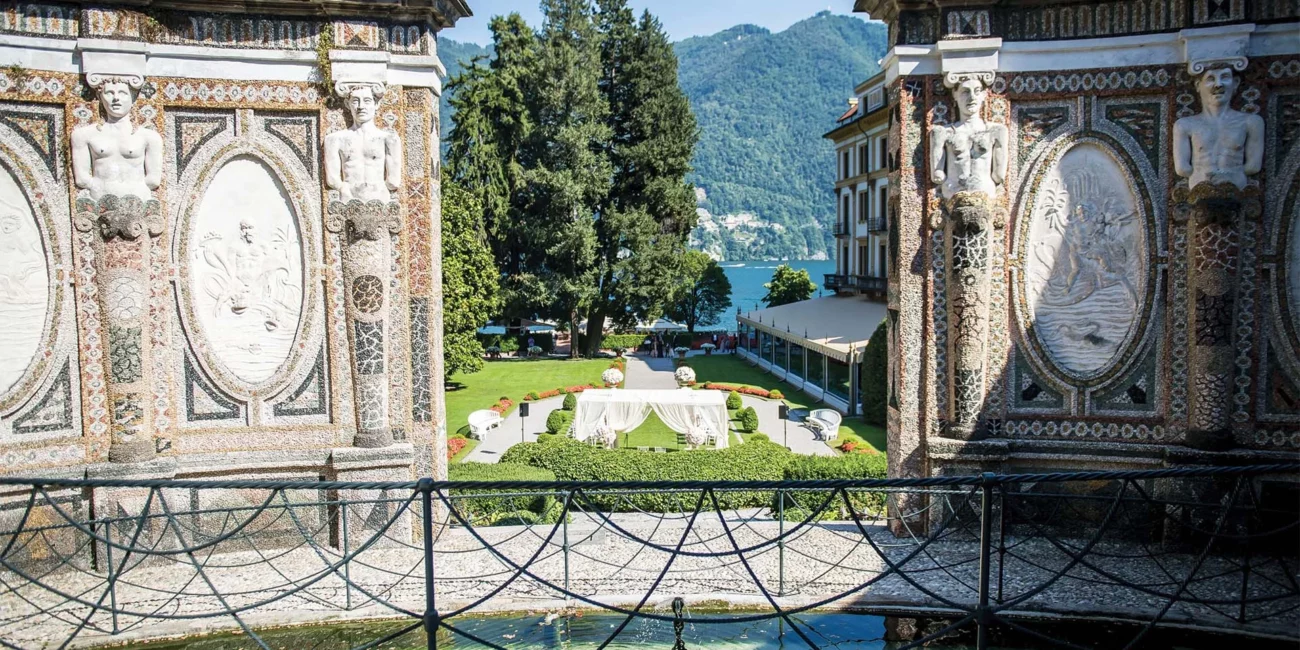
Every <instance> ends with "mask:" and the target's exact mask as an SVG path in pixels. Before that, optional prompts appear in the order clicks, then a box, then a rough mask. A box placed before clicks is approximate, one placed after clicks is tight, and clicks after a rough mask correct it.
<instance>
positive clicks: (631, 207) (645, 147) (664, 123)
mask: <svg viewBox="0 0 1300 650" xmlns="http://www.w3.org/2000/svg"><path fill="white" fill-rule="evenodd" d="M598 24H599V28H600V32H601V35H602V39H601V48H600V54H601V79H600V89H601V92H602V94H603V95H604V97H605V100H606V102H607V103H608V105H609V116H608V119H607V122H608V125H609V130H610V133H611V138H610V140H609V141H608V143H607V146H606V149H607V152H608V155H609V159H610V162H611V164H612V165H613V178H612V179H611V187H610V191H609V194H608V195H607V196H606V197H605V200H604V201H603V202H602V205H601V210H600V212H599V215H598V216H599V218H598V219H597V222H596V242H597V256H596V262H595V264H596V268H595V281H596V282H597V287H596V293H595V296H594V299H593V300H592V303H591V309H590V312H589V316H590V318H589V320H588V321H587V322H588V326H587V327H588V331H587V337H586V340H587V342H588V350H587V352H589V353H592V352H595V348H596V347H597V346H598V345H599V341H600V336H599V335H598V334H599V332H598V331H597V330H598V328H599V327H600V326H601V324H603V323H604V322H605V318H606V317H612V318H613V319H614V320H615V322H618V323H621V324H624V325H628V324H631V322H632V321H635V320H638V319H641V318H645V317H647V316H649V315H651V314H654V313H657V312H661V311H662V310H663V309H664V308H665V307H666V306H667V303H668V301H669V300H670V299H671V298H672V290H673V287H674V285H675V284H676V281H677V278H678V276H679V274H680V272H681V270H682V269H681V260H682V257H683V255H684V253H685V250H686V249H685V244H686V239H687V236H688V235H689V233H690V231H691V229H692V228H694V227H695V199H694V192H693V190H692V188H691V186H690V185H689V184H687V183H686V181H685V177H686V174H687V173H688V172H690V161H691V156H692V155H693V154H694V149H695V142H696V139H697V130H696V127H695V118H694V116H693V115H692V114H691V108H690V102H689V101H688V100H687V98H686V95H685V94H684V93H683V92H682V90H681V88H680V86H678V84H677V58H676V55H675V54H674V53H673V49H672V45H671V44H670V43H669V42H668V36H667V34H665V33H664V31H663V27H662V26H661V25H660V24H659V21H658V20H657V19H655V18H654V16H652V15H650V13H649V12H645V13H644V14H643V15H642V17H641V19H640V21H639V22H638V21H636V20H635V19H634V17H633V14H632V11H631V10H630V9H629V8H628V6H627V0H599V11H598Z"/></svg>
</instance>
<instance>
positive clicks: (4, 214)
mask: <svg viewBox="0 0 1300 650" xmlns="http://www.w3.org/2000/svg"><path fill="white" fill-rule="evenodd" d="M49 278H50V274H49V267H48V265H47V264H46V259H45V246H44V244H43V241H42V238H41V232H40V229H39V227H38V226H37V224H36V217H35V214H34V213H33V212H32V206H31V204H30V203H28V202H27V194H26V193H25V192H23V190H22V188H21V187H20V186H19V184H18V180H17V179H15V178H14V176H13V173H12V172H10V170H9V169H7V168H5V167H4V166H3V165H0V323H4V330H3V332H0V395H4V394H5V393H7V392H9V390H10V389H11V388H13V387H14V385H15V384H17V383H18V381H19V380H20V379H22V377H23V375H24V374H26V372H27V369H28V367H30V366H31V364H32V361H33V360H34V359H35V358H36V355H37V353H38V352H39V351H40V349H41V335H42V334H43V333H44V332H45V319H46V316H48V313H47V311H48V309H49V297H50V281H49Z"/></svg>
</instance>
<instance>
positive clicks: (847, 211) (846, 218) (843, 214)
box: [840, 194, 853, 235]
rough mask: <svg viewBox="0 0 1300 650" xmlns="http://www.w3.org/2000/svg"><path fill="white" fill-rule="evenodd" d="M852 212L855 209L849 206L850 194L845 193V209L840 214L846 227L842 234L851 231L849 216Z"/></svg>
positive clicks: (841, 220) (841, 221)
mask: <svg viewBox="0 0 1300 650" xmlns="http://www.w3.org/2000/svg"><path fill="white" fill-rule="evenodd" d="M852 214H853V210H852V209H850V208H849V195H848V194H845V195H844V209H843V210H842V211H840V215H841V217H840V223H841V224H843V225H844V229H843V232H841V233H840V234H842V235H843V234H847V233H848V232H849V217H850V216H851V215H852Z"/></svg>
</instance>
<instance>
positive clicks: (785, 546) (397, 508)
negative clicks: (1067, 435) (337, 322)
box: [0, 463, 1300, 648]
mask: <svg viewBox="0 0 1300 650" xmlns="http://www.w3.org/2000/svg"><path fill="white" fill-rule="evenodd" d="M1297 471H1300V463H1292V464H1279V465H1262V466H1251V467H1219V468H1203V469H1169V470H1153V471H1127V472H1076V473H1056V474H1033V475H995V474H983V475H979V476H951V477H935V478H923V479H892V480H824V481H800V482H792V481H758V482H752V481H751V482H738V481H691V482H667V483H665V482H625V483H587V482H563V481H560V482H500V483H464V482H462V483H452V482H437V481H432V480H427V479H426V480H421V481H418V482H399V483H382V482H370V483H358V482H350V483H343V482H329V481H321V482H306V481H258V480H245V481H193V480H174V481H161V480H157V481H147V480H141V481H131V480H63V479H0V645H3V646H5V647H11V648H34V647H63V645H62V644H65V643H70V642H71V641H73V640H86V639H87V637H93V638H91V639H89V640H91V641H95V642H107V641H115V640H131V639H139V638H148V637H152V636H158V635H161V634H169V633H172V634H174V633H176V632H177V630H181V631H184V630H186V629H189V628H188V626H189V625H190V624H192V623H193V622H195V621H204V620H208V619H211V620H212V621H226V622H228V623H229V624H230V625H231V626H233V627H235V628H237V629H238V630H241V631H242V632H243V634H244V635H245V637H246V638H247V639H248V640H249V641H251V642H253V643H256V644H257V646H258V647H262V648H269V647H271V646H270V645H269V644H268V643H267V642H266V641H265V640H264V639H263V636H262V635H261V634H259V632H258V629H259V628H260V627H263V626H267V625H270V624H274V623H283V622H285V621H297V622H301V621H303V620H311V619H317V620H324V619H327V618H332V617H337V616H339V615H347V614H349V613H355V614H365V615H367V616H378V615H383V616H387V617H391V618H396V619H399V620H400V621H402V622H401V623H400V624H395V625H388V626H386V627H383V628H376V630H377V631H376V632H375V636H374V638H369V639H367V640H366V641H365V642H363V643H361V644H358V645H355V646H354V647H357V648H371V647H376V646H379V645H381V644H384V643H387V642H389V641H391V640H394V639H399V638H403V637H406V636H408V635H421V634H423V635H424V638H423V639H420V640H419V641H418V643H419V644H420V645H422V646H427V647H429V648H435V647H438V645H439V643H443V644H444V645H445V644H446V643H447V640H448V638H449V635H451V636H455V637H458V638H459V641H458V643H459V644H461V645H457V647H463V644H464V643H465V642H469V643H471V644H478V645H479V646H481V647H487V648H504V647H508V645H505V644H506V643H507V642H505V641H502V640H501V639H488V638H483V637H482V636H481V635H478V634H475V633H474V632H472V631H470V630H469V629H467V628H466V627H465V626H464V625H462V621H464V620H466V619H467V617H471V616H473V615H475V614H476V613H480V612H483V611H486V610H489V609H491V608H492V607H493V606H494V605H495V604H496V603H498V602H504V601H509V602H511V603H514V604H516V605H517V607H516V608H526V607H528V603H538V604H539V605H538V606H539V607H545V606H546V605H544V603H549V602H555V601H560V602H563V603H567V604H568V605H571V606H576V607H581V608H589V609H595V610H602V611H605V612H609V613H612V614H614V615H616V616H617V617H619V620H620V621H621V623H620V624H618V625H615V626H613V629H611V630H609V635H608V638H609V639H611V640H612V639H614V638H615V637H617V636H618V635H619V634H621V633H623V631H624V630H626V629H627V628H628V625H629V624H631V623H632V622H634V621H638V620H641V621H657V622H658V623H657V624H659V625H672V626H674V627H675V629H676V631H677V639H678V646H677V647H683V648H685V647H701V646H692V645H691V641H690V639H689V638H685V639H683V637H682V630H683V625H682V623H683V619H682V616H683V614H682V611H683V608H684V603H674V606H673V611H669V610H668V609H667V606H668V603H669V599H672V598H675V597H685V598H687V599H692V598H694V599H718V598H723V599H735V600H744V601H746V602H750V603H754V602H757V603H761V604H762V605H761V607H759V608H758V609H757V610H755V611H753V612H749V613H743V614H735V615H728V616H721V615H711V614H702V615H691V616H690V618H689V623H690V624H691V625H692V626H693V628H698V627H700V626H709V625H711V624H724V623H725V624H734V623H736V622H738V621H740V622H744V621H761V620H764V619H774V618H775V619H780V620H782V621H783V622H784V624H785V626H787V627H788V629H790V630H791V631H792V632H793V634H794V635H795V636H797V637H798V638H799V639H800V640H801V642H802V643H804V644H805V645H806V647H810V648H817V647H819V645H818V639H817V638H815V637H814V636H813V635H811V634H810V633H808V632H807V631H806V626H805V625H803V624H802V623H801V622H800V619H799V615H801V614H802V613H804V612H808V611H810V610H814V609H817V608H823V607H830V606H835V605H837V604H845V603H848V604H852V605H853V606H855V607H860V608H864V609H867V610H872V609H873V608H874V609H883V608H888V609H889V610H890V611H895V612H897V611H900V610H907V608H908V607H916V608H925V609H926V611H928V612H930V613H931V615H935V613H938V614H939V615H942V616H944V617H946V618H947V621H948V622H947V623H946V624H945V625H943V626H942V627H941V628H940V629H934V630H933V631H929V630H927V631H923V632H922V633H918V634H917V635H916V636H915V637H914V638H910V639H908V640H906V643H904V644H903V645H901V646H900V647H901V648H916V647H921V646H922V645H925V644H928V643H931V642H932V641H935V640H936V639H939V638H941V637H944V636H947V635H950V634H957V633H962V632H963V631H972V632H970V633H971V634H972V636H973V638H974V643H975V644H976V646H977V647H979V648H985V647H988V644H989V643H990V635H991V634H992V633H995V632H999V631H1001V632H1009V633H1015V634H1020V635H1023V636H1024V637H1025V638H1029V639H1031V640H1033V644H1034V645H1035V646H1036V647H1067V648H1070V647H1080V646H1079V645H1078V644H1074V643H1072V642H1071V641H1070V640H1069V639H1062V638H1056V637H1055V636H1053V635H1052V634H1051V633H1050V632H1045V631H1043V629H1042V628H1039V627H1037V626H1035V625H1034V624H1033V623H1032V622H1031V621H1032V620H1033V617H1034V616H1036V615H1037V616H1041V615H1043V614H1056V615H1060V614H1064V615H1067V616H1075V617H1089V616H1092V617H1098V618H1104V619H1106V620H1117V619H1118V620H1126V621H1129V622H1131V623H1134V624H1135V625H1136V627H1134V628H1133V633H1132V634H1131V635H1130V636H1129V637H1126V638H1124V639H1122V640H1119V641H1117V643H1118V645H1116V646H1113V647H1136V646H1137V645H1138V644H1140V643H1142V642H1143V641H1144V639H1149V638H1150V636H1149V635H1151V634H1153V632H1154V631H1155V630H1157V629H1158V628H1160V626H1161V625H1162V624H1166V623H1169V624H1180V623H1182V624H1189V623H1190V624H1195V625H1198V626H1201V627H1203V628H1222V629H1226V630H1232V631H1234V632H1236V633H1258V634H1273V635H1281V636H1286V635H1288V634H1292V635H1293V634H1294V630H1295V629H1297V628H1296V625H1297V621H1298V620H1300V613H1298V612H1297V609H1298V608H1300V586H1298V585H1297V582H1296V572H1297V560H1296V549H1297V544H1296V542H1297V537H1296V536H1297V530H1300V512H1297V509H1296V508H1295V501H1294V498H1292V497H1294V493H1293V492H1286V490H1287V489H1293V484H1291V483H1290V482H1291V481H1292V480H1293V479H1294V475H1295V473H1296V472H1297ZM1278 490H1281V492H1278ZM1279 494H1281V495H1282V496H1281V497H1279V496H1278V495H1279ZM92 495H93V502H94V503H95V504H96V507H95V512H93V513H92V512H90V511H89V510H90V509H89V508H88V506H87V505H86V504H87V500H88V497H91V496H92ZM1287 495H1290V496H1287ZM687 636H688V637H689V633H688V634H687ZM1109 638H1110V639H1115V638H1116V637H1115V636H1113V635H1112V636H1111V637H1109ZM407 643H410V641H409V640H408V641H407ZM471 647H472V646H471ZM1089 647H1092V646H1089ZM1106 647H1112V646H1106Z"/></svg>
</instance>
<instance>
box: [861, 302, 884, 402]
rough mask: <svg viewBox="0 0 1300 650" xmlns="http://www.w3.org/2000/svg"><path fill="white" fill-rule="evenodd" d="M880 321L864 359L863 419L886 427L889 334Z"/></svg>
mask: <svg viewBox="0 0 1300 650" xmlns="http://www.w3.org/2000/svg"><path fill="white" fill-rule="evenodd" d="M887 330H888V327H887V325H886V321H883V320H882V321H880V325H878V326H876V331H875V333H874V334H872V335H871V340H870V341H868V342H867V351H866V352H865V353H864V354H863V358H862V419H863V420H866V421H867V423H868V424H874V425H877V426H882V427H883V426H885V405H886V403H887V401H888V399H889V388H888V386H889V341H888V340H887V339H888V338H889V332H888V331H887Z"/></svg>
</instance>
